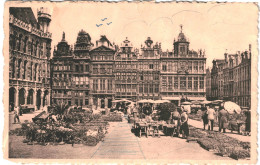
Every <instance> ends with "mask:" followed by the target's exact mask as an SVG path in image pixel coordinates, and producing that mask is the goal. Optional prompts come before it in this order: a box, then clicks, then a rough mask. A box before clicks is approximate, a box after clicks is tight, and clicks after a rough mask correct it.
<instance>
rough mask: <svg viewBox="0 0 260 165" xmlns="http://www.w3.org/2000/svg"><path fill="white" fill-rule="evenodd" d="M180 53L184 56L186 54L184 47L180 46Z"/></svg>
mask: <svg viewBox="0 0 260 165" xmlns="http://www.w3.org/2000/svg"><path fill="white" fill-rule="evenodd" d="M180 53H181V54H184V53H185V47H184V46H180Z"/></svg>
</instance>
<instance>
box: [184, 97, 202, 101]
mask: <svg viewBox="0 0 260 165" xmlns="http://www.w3.org/2000/svg"><path fill="white" fill-rule="evenodd" d="M188 99H189V100H206V97H188Z"/></svg>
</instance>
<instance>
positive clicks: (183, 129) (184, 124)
mask: <svg viewBox="0 0 260 165" xmlns="http://www.w3.org/2000/svg"><path fill="white" fill-rule="evenodd" d="M180 125H181V126H180V133H181V134H182V138H188V136H189V125H188V115H187V110H184V111H183V112H182V114H181V118H180Z"/></svg>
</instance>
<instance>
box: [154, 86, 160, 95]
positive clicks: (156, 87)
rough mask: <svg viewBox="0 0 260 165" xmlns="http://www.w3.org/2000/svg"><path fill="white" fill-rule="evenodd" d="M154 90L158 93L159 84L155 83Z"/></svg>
mask: <svg viewBox="0 0 260 165" xmlns="http://www.w3.org/2000/svg"><path fill="white" fill-rule="evenodd" d="M154 92H155V93H159V85H158V84H156V85H155V88H154Z"/></svg>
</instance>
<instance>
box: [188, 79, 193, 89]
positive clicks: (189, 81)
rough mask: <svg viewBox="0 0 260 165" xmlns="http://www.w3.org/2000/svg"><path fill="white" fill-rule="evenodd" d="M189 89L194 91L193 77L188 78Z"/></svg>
mask: <svg viewBox="0 0 260 165" xmlns="http://www.w3.org/2000/svg"><path fill="white" fill-rule="evenodd" d="M188 89H192V77H188Z"/></svg>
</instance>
